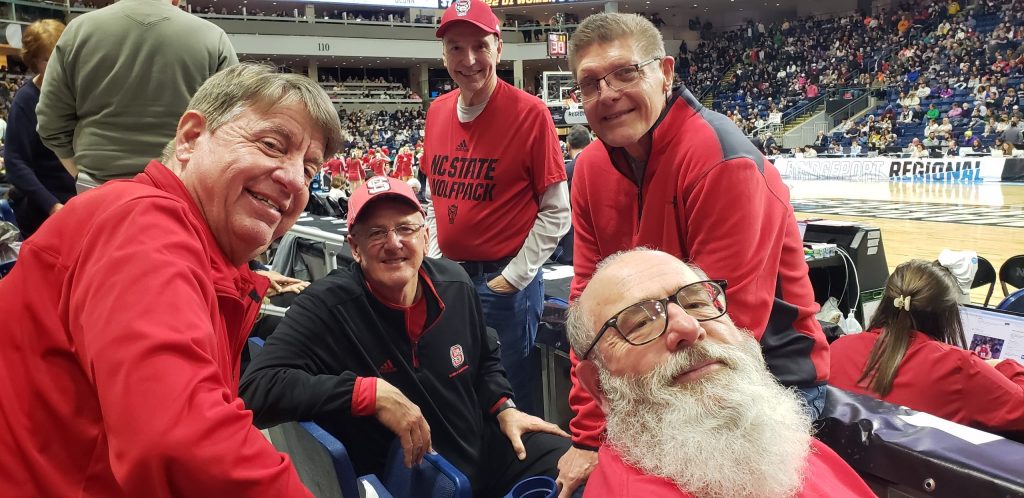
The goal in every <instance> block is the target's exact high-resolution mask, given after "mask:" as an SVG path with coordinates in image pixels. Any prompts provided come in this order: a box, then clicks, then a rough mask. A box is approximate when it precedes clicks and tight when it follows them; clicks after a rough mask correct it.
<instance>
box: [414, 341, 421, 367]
mask: <svg viewBox="0 0 1024 498" xmlns="http://www.w3.org/2000/svg"><path fill="white" fill-rule="evenodd" d="M419 345H420V340H419V339H416V340H415V341H412V367H413V368H416V369H418V368H420V358H419V356H417V355H416V350H417V349H419Z"/></svg>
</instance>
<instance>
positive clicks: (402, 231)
mask: <svg viewBox="0 0 1024 498" xmlns="http://www.w3.org/2000/svg"><path fill="white" fill-rule="evenodd" d="M425 226H426V223H405V224H402V225H398V226H396V227H395V228H384V227H373V228H370V229H368V230H367V231H366V240H367V241H368V242H369V243H370V244H381V243H383V242H384V241H385V240H387V239H388V235H390V234H391V232H395V235H397V236H398V238H399V239H400V240H409V239H411V238H412V237H413V236H414V235H416V234H417V233H419V231H420V230H422V229H423V227H425Z"/></svg>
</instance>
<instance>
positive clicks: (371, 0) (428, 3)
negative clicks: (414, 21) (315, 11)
mask: <svg viewBox="0 0 1024 498" xmlns="http://www.w3.org/2000/svg"><path fill="white" fill-rule="evenodd" d="M309 2H312V3H332V4H338V3H342V4H348V5H370V6H374V7H397V8H403V7H404V8H408V7H416V8H423V9H439V8H442V7H441V3H442V2H439V1H438V0H344V1H342V2H338V1H337V0H309ZM297 3H298V2H297ZM302 3H307V2H305V1H303V2H302ZM443 3H445V7H447V4H448V3H450V2H443Z"/></svg>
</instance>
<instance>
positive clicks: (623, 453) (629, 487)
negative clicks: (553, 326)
mask: <svg viewBox="0 0 1024 498" xmlns="http://www.w3.org/2000/svg"><path fill="white" fill-rule="evenodd" d="M724 287H725V282H723V281H716V280H709V279H708V278H707V277H706V276H705V275H703V272H702V271H701V270H699V269H697V268H696V267H693V266H689V265H687V264H685V263H683V262H682V261H680V260H679V259H677V258H675V257H674V256H672V255H669V254H667V253H663V252H659V251H653V250H650V249H644V248H640V249H634V250H629V251H623V252H620V253H617V254H614V255H612V256H609V257H608V258H607V259H605V261H604V262H602V263H601V264H599V265H598V267H597V271H596V272H595V273H594V277H593V280H591V281H590V284H589V285H588V286H587V288H586V290H585V291H584V292H583V294H582V295H581V296H580V298H579V299H578V300H577V301H576V302H575V303H573V305H572V307H570V309H569V317H568V321H567V327H568V333H569V340H570V342H571V343H572V346H573V349H574V350H575V351H576V353H577V354H578V355H579V356H578V357H579V358H580V363H579V364H578V365H577V366H576V375H577V376H578V378H579V380H580V382H581V383H582V385H583V386H584V388H586V389H587V390H588V391H589V392H590V393H591V394H592V395H593V396H594V398H595V399H596V400H598V403H599V404H600V406H601V408H602V409H603V410H604V413H605V414H606V416H607V439H606V440H605V441H604V444H603V445H602V446H601V448H600V450H599V452H598V465H597V468H596V469H595V470H594V472H593V473H592V474H591V475H590V480H589V481H588V483H587V488H586V491H585V493H584V495H583V496H584V498H601V497H618V498H623V497H641V496H642V497H651V496H656V497H666V496H671V497H691V496H692V497H701V498H705V497H723V498H724V497H729V498H741V497H764V498H774V497H791V496H799V497H812V496H813V497H821V496H828V497H830V498H836V497H862V496H864V497H866V496H875V495H874V494H873V493H872V492H871V490H870V489H868V487H867V485H866V484H864V481H863V480H861V478H860V477H859V476H857V474H856V473H855V472H854V471H853V469H851V468H850V467H849V465H847V464H846V462H844V461H843V460H842V459H840V458H839V456H838V455H836V454H835V452H833V451H832V450H831V449H829V448H828V447H827V446H825V445H824V444H822V443H821V442H819V441H818V440H816V439H814V438H813V437H812V436H811V420H810V418H809V417H808V416H807V415H806V412H805V410H804V409H803V406H802V402H801V400H800V398H799V396H798V395H797V394H796V393H794V392H793V391H790V390H788V389H786V388H784V387H782V385H781V384H779V383H778V381H776V380H775V379H774V377H772V375H771V374H770V373H769V372H768V369H767V368H766V366H765V362H764V359H763V358H762V357H761V351H760V347H759V345H758V343H757V342H756V341H755V340H754V339H753V337H752V335H751V334H750V332H749V331H746V330H740V329H737V328H736V326H735V325H734V324H733V322H732V320H731V319H730V318H729V316H728V315H726V314H725V312H726V298H725V292H724Z"/></svg>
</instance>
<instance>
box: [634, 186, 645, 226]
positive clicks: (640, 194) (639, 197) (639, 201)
mask: <svg viewBox="0 0 1024 498" xmlns="http://www.w3.org/2000/svg"><path fill="white" fill-rule="evenodd" d="M643 214H644V191H643V189H641V188H640V187H637V188H636V221H637V226H636V231H639V230H640V224H639V222H640V218H642V217H643Z"/></svg>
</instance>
